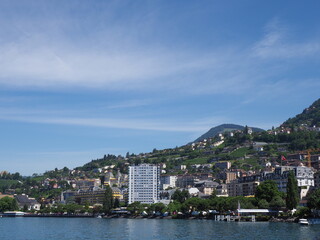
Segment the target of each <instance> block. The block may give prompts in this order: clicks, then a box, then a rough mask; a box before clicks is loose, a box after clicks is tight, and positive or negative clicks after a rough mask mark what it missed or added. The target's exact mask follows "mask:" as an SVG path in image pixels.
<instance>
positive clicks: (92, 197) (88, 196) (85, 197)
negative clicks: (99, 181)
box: [74, 187, 106, 206]
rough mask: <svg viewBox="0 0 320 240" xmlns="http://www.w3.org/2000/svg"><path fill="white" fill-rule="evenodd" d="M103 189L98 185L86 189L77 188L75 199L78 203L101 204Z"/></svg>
mask: <svg viewBox="0 0 320 240" xmlns="http://www.w3.org/2000/svg"><path fill="white" fill-rule="evenodd" d="M105 191H106V190H105V189H102V188H100V187H91V188H90V189H88V190H79V191H78V192H77V193H76V194H75V195H74V198H75V201H76V203H78V204H82V205H84V204H89V205H91V206H92V205H95V204H103V200H104V197H105Z"/></svg>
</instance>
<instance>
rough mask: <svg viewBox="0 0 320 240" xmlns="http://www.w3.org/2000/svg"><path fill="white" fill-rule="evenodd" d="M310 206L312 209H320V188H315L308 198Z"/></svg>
mask: <svg viewBox="0 0 320 240" xmlns="http://www.w3.org/2000/svg"><path fill="white" fill-rule="evenodd" d="M308 207H309V208H310V209H318V210H320V189H317V190H315V191H314V192H313V193H311V195H310V196H309V199H308Z"/></svg>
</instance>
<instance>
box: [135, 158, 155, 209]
mask: <svg viewBox="0 0 320 240" xmlns="http://www.w3.org/2000/svg"><path fill="white" fill-rule="evenodd" d="M159 187H160V167H159V166H156V165H149V164H141V165H138V166H130V167H129V204H130V203H133V202H141V203H149V204H150V203H155V202H157V200H158V199H159Z"/></svg>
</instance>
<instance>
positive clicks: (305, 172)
mask: <svg viewBox="0 0 320 240" xmlns="http://www.w3.org/2000/svg"><path fill="white" fill-rule="evenodd" d="M290 171H293V173H294V175H295V177H296V179H297V183H298V187H299V188H300V197H301V198H302V197H305V196H306V194H307V192H308V190H309V188H310V187H311V186H314V176H313V170H312V169H311V168H308V167H302V166H295V167H293V166H281V167H277V168H276V169H275V171H274V172H264V173H261V174H258V175H252V176H245V177H241V178H238V179H236V180H234V181H232V182H230V183H229V184H228V194H229V196H248V195H254V193H255V189H256V187H257V186H258V185H259V183H260V182H263V181H266V180H273V181H275V182H276V183H277V186H278V190H279V191H282V192H286V190H287V183H288V176H289V173H290Z"/></svg>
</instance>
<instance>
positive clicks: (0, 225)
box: [0, 218, 320, 240]
mask: <svg viewBox="0 0 320 240" xmlns="http://www.w3.org/2000/svg"><path fill="white" fill-rule="evenodd" d="M0 239H1V240H6V239H10V240H11V239H17V240H38V239H39V240H40V239H41V240H45V239H46V240H50V239H54V240H64V239H68V240H73V239H74V240H82V239H121V240H122V239H126V240H127V239H129V240H138V239H139V240H141V239H148V240H149V239H159V240H168V239H190V240H191V239H192V240H194V239H228V240H230V239H231V240H233V239H234V240H236V239H237V240H238V239H272V240H274V239H313V240H320V225H311V226H300V225H299V224H295V223H268V222H253V223H252V222H240V223H238V222H215V221H211V220H170V219H167V220H165V219H122V218H120V219H97V218H0Z"/></svg>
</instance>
